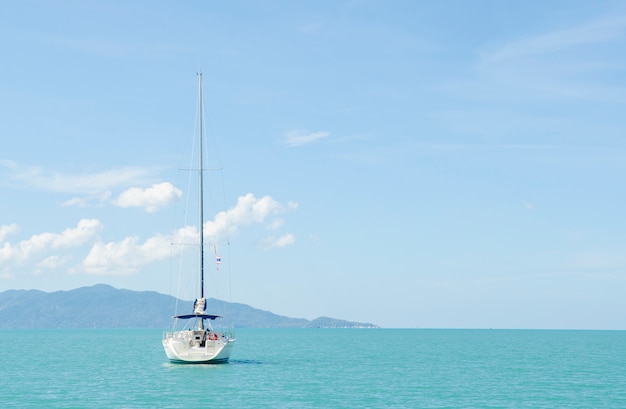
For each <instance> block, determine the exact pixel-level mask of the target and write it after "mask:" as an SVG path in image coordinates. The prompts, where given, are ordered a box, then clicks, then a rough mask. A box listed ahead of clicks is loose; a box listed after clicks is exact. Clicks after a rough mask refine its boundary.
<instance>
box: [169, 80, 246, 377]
mask: <svg viewBox="0 0 626 409" xmlns="http://www.w3.org/2000/svg"><path fill="white" fill-rule="evenodd" d="M198 104H199V114H198V117H199V132H198V133H199V141H198V151H199V158H198V162H199V164H198V177H199V182H200V183H199V187H200V191H199V195H198V198H199V230H200V231H199V244H198V251H199V255H200V263H199V267H200V268H199V272H198V275H199V279H200V282H199V294H198V298H196V300H195V302H194V304H193V311H192V312H191V313H190V314H183V315H175V316H174V317H172V318H173V319H174V325H173V326H172V329H171V330H169V331H166V332H165V333H164V334H163V349H165V355H167V358H168V359H169V360H170V361H171V362H175V363H194V364H219V363H226V362H228V359H229V358H230V353H231V351H232V349H233V346H234V343H235V337H234V335H233V333H232V332H231V331H224V330H219V329H214V328H213V326H212V325H211V321H213V320H215V319H218V318H222V317H221V316H219V315H215V314H208V313H207V312H206V298H205V297H204V211H203V207H204V205H203V202H204V200H203V196H204V186H203V158H202V139H203V124H202V113H203V105H202V73H198ZM178 320H184V322H186V325H184V326H183V328H182V329H180V330H177V329H176V328H177V323H178Z"/></svg>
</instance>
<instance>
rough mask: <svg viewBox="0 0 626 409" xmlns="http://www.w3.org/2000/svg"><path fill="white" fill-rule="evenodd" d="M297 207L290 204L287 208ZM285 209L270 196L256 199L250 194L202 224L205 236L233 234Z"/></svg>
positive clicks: (219, 236)
mask: <svg viewBox="0 0 626 409" xmlns="http://www.w3.org/2000/svg"><path fill="white" fill-rule="evenodd" d="M294 207H297V204H295V203H291V204H289V205H288V208H294ZM285 210H286V207H285V206H284V205H282V204H281V203H279V202H277V201H276V200H274V199H272V198H271V197H270V196H263V197H262V198H260V199H259V198H256V197H255V196H254V195H253V194H252V193H248V194H247V195H245V196H241V197H239V199H238V200H237V205H236V206H235V207H233V208H232V209H229V210H227V211H225V212H220V213H218V214H216V215H215V218H214V219H213V220H211V221H208V222H206V223H205V224H204V227H205V234H206V235H207V236H212V237H216V238H221V237H224V236H226V235H228V233H235V232H236V231H237V229H238V227H240V226H241V227H245V226H249V225H251V224H253V223H263V222H264V221H265V219H266V217H268V216H270V215H275V214H279V213H283V212H285Z"/></svg>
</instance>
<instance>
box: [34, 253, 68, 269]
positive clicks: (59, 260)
mask: <svg viewBox="0 0 626 409" xmlns="http://www.w3.org/2000/svg"><path fill="white" fill-rule="evenodd" d="M69 260H70V257H62V256H59V255H56V254H55V255H52V256H49V257H46V258H45V259H43V260H41V261H40V262H39V263H37V267H40V268H45V269H47V270H52V269H55V268H59V267H62V266H64V265H65V264H66V263H67V262H68V261H69Z"/></svg>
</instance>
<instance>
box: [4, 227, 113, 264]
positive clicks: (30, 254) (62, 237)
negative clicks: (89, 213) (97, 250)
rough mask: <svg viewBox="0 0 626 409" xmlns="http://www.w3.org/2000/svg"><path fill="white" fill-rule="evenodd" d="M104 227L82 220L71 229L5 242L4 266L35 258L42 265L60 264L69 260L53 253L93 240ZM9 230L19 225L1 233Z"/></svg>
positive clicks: (7, 228) (5, 229)
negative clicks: (13, 242)
mask: <svg viewBox="0 0 626 409" xmlns="http://www.w3.org/2000/svg"><path fill="white" fill-rule="evenodd" d="M101 229H102V224H101V223H100V222H99V221H98V220H96V219H82V220H80V221H79V222H78V224H77V225H76V227H74V228H67V229H65V230H63V231H62V232H61V233H40V234H35V235H33V236H31V237H30V238H29V239H26V240H22V241H20V242H19V243H18V244H11V243H10V242H6V241H5V242H4V243H3V245H2V248H0V269H2V268H6V267H7V266H9V265H22V264H25V263H28V262H33V261H39V264H40V266H42V267H45V266H55V267H56V266H58V264H59V262H60V261H63V260H67V259H66V258H63V257H60V256H59V255H54V254H53V255H51V254H50V253H52V252H59V251H65V250H67V249H72V248H77V247H80V246H83V245H85V244H87V243H89V242H92V241H93V240H94V239H95V238H96V237H97V234H98V233H99V232H100V230H101ZM7 231H11V232H15V231H17V227H16V226H15V225H10V226H0V232H7ZM0 235H1V234H0ZM50 257H52V258H50ZM42 260H44V261H42ZM46 260H47V261H46Z"/></svg>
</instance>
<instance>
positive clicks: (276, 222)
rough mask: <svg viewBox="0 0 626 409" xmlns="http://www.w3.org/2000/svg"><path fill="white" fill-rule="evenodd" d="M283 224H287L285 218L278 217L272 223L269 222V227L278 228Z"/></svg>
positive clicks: (271, 228)
mask: <svg viewBox="0 0 626 409" xmlns="http://www.w3.org/2000/svg"><path fill="white" fill-rule="evenodd" d="M283 224H285V220H284V219H276V220H274V221H272V222H270V223H268V224H267V228H268V229H270V230H276V229H278V228H280V227H281V226H282V225H283Z"/></svg>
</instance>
